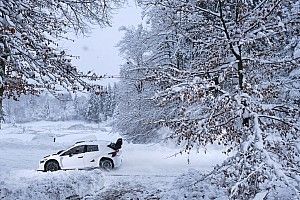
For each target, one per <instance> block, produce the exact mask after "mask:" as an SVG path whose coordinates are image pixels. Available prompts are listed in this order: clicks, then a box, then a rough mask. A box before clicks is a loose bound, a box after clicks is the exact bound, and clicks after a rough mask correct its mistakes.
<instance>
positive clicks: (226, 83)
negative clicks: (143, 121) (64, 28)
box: [124, 0, 300, 199]
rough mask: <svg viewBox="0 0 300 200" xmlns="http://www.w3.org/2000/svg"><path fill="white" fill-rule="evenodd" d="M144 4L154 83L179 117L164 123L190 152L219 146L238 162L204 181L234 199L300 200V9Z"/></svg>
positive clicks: (269, 4)
mask: <svg viewBox="0 0 300 200" xmlns="http://www.w3.org/2000/svg"><path fill="white" fill-rule="evenodd" d="M140 3H141V5H142V6H145V8H146V9H145V14H146V16H148V19H149V24H150V30H149V32H150V33H151V35H150V36H149V37H151V38H152V40H156V41H157V42H158V44H159V45H157V46H156V47H155V48H153V45H150V49H151V51H150V52H149V54H148V57H150V58H152V59H148V60H151V63H150V64H149V63H148V64H147V65H144V66H143V67H146V68H148V69H151V70H148V71H147V70H146V72H147V75H145V77H146V78H147V77H148V78H149V79H152V80H153V81H155V83H156V84H157V85H159V86H160V87H159V88H160V92H158V93H157V94H156V97H157V100H158V101H159V104H160V105H172V104H173V108H174V109H175V110H176V111H175V113H177V114H175V115H173V116H170V117H171V118H167V119H161V120H159V121H158V122H159V123H160V124H161V125H163V126H168V127H170V128H172V129H173V131H174V134H173V135H171V137H173V138H175V139H177V141H178V143H181V144H182V145H183V146H184V147H185V148H184V149H183V151H186V152H189V151H191V149H193V148H195V147H196V148H198V147H200V146H206V145H207V144H209V143H219V144H220V145H225V146H226V147H227V153H229V152H232V156H231V157H230V158H228V159H227V160H226V161H225V162H224V163H223V164H222V165H220V166H216V167H215V169H214V170H213V171H212V172H211V173H210V174H208V175H207V176H204V177H205V178H209V179H210V180H217V181H214V183H215V184H218V186H219V187H220V188H225V189H226V191H227V192H228V197H230V198H234V199H250V198H254V197H258V196H259V195H262V196H263V197H266V198H268V197H269V198H272V197H274V195H275V196H276V189H278V188H279V187H285V188H288V189H289V191H290V194H291V196H294V197H295V198H300V197H299V196H300V194H299V190H300V177H299V174H300V171H299V169H300V158H299V155H300V148H299V134H300V132H299V123H298V121H299V113H300V112H299V101H298V99H299V97H300V93H299V89H300V88H299V83H300V80H299V68H300V56H299V44H300V38H299V33H300V15H299V13H300V3H299V1H297V0H289V1H277V0H271V1H265V0H256V1H253V0H245V1H233V0H225V1H224V0H216V1H210V0H201V1H198V0H197V1H196V0H191V1H169V0H143V1H140ZM125 37H126V36H125ZM162 47H164V48H162ZM145 49H147V48H146V47H145ZM166 49H167V50H168V51H169V53H167V54H165V53H163V52H168V51H163V50H166ZM127 51H129V52H130V53H134V52H133V51H132V49H130V47H128V48H127ZM135 52H137V51H135ZM138 68H139V67H135V69H138ZM135 69H131V71H134V70H135ZM124 89H125V88H124ZM178 102H181V103H179V104H177V103H178ZM176 104H177V106H175V105H176ZM199 182H201V180H199Z"/></svg>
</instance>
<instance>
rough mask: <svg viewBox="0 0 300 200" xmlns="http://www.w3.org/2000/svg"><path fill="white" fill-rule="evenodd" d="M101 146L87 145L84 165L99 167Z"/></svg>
mask: <svg viewBox="0 0 300 200" xmlns="http://www.w3.org/2000/svg"><path fill="white" fill-rule="evenodd" d="M98 159H99V148H98V145H87V146H86V152H85V154H84V166H85V167H92V168H94V167H98V166H99V163H98Z"/></svg>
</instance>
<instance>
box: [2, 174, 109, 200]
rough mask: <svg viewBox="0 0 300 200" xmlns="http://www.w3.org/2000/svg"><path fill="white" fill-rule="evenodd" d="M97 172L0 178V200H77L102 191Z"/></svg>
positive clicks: (99, 175)
mask: <svg viewBox="0 0 300 200" xmlns="http://www.w3.org/2000/svg"><path fill="white" fill-rule="evenodd" d="M103 185H104V183H103V176H102V174H101V171H100V170H92V171H59V172H51V173H50V172H49V173H42V172H35V171H28V170H23V171H18V172H17V173H14V174H12V173H11V174H6V175H1V176H0V199H4V200H9V199H20V200H23V199H24V200H25V199H31V200H40V199H44V200H47V199H74V198H75V199H77V198H80V197H84V196H89V195H93V194H94V193H95V192H96V191H99V190H101V189H102V188H103Z"/></svg>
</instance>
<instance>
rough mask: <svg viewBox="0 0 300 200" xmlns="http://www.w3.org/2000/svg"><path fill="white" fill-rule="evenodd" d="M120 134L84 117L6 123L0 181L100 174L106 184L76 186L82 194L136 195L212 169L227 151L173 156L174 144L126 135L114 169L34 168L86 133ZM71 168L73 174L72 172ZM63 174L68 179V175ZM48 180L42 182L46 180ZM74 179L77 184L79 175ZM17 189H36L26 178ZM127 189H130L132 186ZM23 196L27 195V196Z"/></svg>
mask: <svg viewBox="0 0 300 200" xmlns="http://www.w3.org/2000/svg"><path fill="white" fill-rule="evenodd" d="M119 137H120V135H119V134H117V133H112V132H111V128H110V127H109V126H108V125H107V124H100V125H98V124H88V123H85V122H80V121H71V122H46V121H42V122H32V123H25V124H15V125H12V124H4V125H3V128H2V130H0V152H1V153H0V172H1V174H0V183H1V184H2V187H6V190H11V191H13V190H16V189H14V188H13V187H12V185H14V184H15V185H19V186H20V181H22V180H24V183H25V185H26V183H27V185H30V187H33V188H35V187H34V186H32V183H33V182H34V181H36V182H38V183H39V182H43V181H44V182H45V181H46V182H49V181H50V182H51V183H53V182H56V181H58V180H61V179H58V178H57V177H68V176H74V177H77V176H78V177H77V178H78V180H80V179H82V176H84V174H85V175H86V177H90V176H101V179H100V178H99V179H97V181H98V182H99V181H100V182H101V184H96V185H98V186H99V187H97V188H96V189H95V187H93V188H92V189H90V190H88V191H86V193H83V192H80V191H81V190H80V191H77V193H78V192H79V193H81V195H83V194H84V195H88V196H89V197H86V199H100V198H101V199H122V198H123V199H126V198H133V199H134V198H135V197H134V196H138V195H141V193H143V195H146V196H147V195H150V196H151V195H153V194H155V193H160V192H161V190H163V189H164V188H168V187H170V184H172V183H173V182H174V180H175V179H176V177H177V176H179V175H180V174H182V173H186V172H187V171H188V170H193V169H197V170H200V171H203V172H205V171H208V170H210V169H212V167H213V166H214V165H216V164H218V163H220V162H222V160H223V159H225V158H226V156H225V155H224V154H222V150H221V149H220V148H217V147H210V148H209V149H208V150H207V151H206V153H204V150H203V151H200V152H199V153H198V154H196V153H192V154H190V155H189V156H187V155H177V156H173V155H174V154H176V153H177V152H178V151H179V149H178V148H175V147H172V146H170V145H166V144H147V145H144V144H131V143H127V142H126V141H125V142H124V144H123V150H122V151H123V165H122V166H121V167H120V168H118V169H115V170H113V171H111V172H99V170H94V172H90V171H86V172H85V171H80V172H79V171H76V170H75V171H73V172H58V174H59V175H56V174H57V172H56V173H43V172H36V171H35V170H36V168H37V166H38V162H39V160H40V159H41V158H43V157H44V156H46V155H48V154H51V153H55V152H57V151H58V150H60V149H65V148H67V147H69V146H70V145H72V144H74V143H75V142H76V141H79V140H86V139H99V140H109V141H116V139H117V138H119ZM188 160H189V162H188ZM70 173H72V174H71V175H70ZM45 174H46V175H45ZM99 174H100V175H99ZM51 177H53V179H51ZM55 177H56V178H55ZM79 177H80V178H79ZM75 179H76V178H75ZM62 180H65V181H68V180H69V178H64V179H62ZM76 180H77V179H76ZM93 180H94V179H93ZM89 181H90V180H88V181H87V182H82V184H81V186H80V187H83V188H84V187H85V186H84V184H87V185H88V182H89ZM44 182H43V184H45V183H44ZM58 182H59V181H58ZM73 182H74V184H75V183H76V184H78V182H76V181H74V180H73ZM1 184H0V186H1ZM79 185H80V184H79ZM70 187H71V186H70ZM70 187H69V188H70ZM76 187H78V186H76ZM20 188H21V189H20ZM24 188H25V189H24ZM71 188H72V187H71ZM120 188H122V190H121V189H120ZM126 188H127V189H126ZM133 188H135V189H136V190H133ZM38 189H41V188H39V187H38V188H37V189H36V188H35V190H38ZM17 190H20V191H23V193H26V191H27V192H29V191H31V190H28V188H26V187H24V184H23V186H22V187H21V186H20V187H17ZM126 190H131V192H128V191H126ZM148 190H151V191H152V192H149V191H148ZM24 191H25V192H24ZM70 191H71V192H72V191H73V190H70ZM116 191H118V192H116ZM121 191H123V192H121ZM147 191H148V192H149V194H148V193H147ZM111 193H114V195H119V196H113V197H112V196H110V195H111ZM128 193H130V194H131V196H130V197H129V196H126V195H128ZM150 193H151V194H150ZM1 195H2V197H4V196H3V195H4V191H3V190H0V197H1ZM27 197H28V196H26V198H27ZM144 197H145V196H144ZM23 198H24V199H26V198H25V196H23ZM44 198H46V197H44ZM4 199H5V198H4ZM21 199H22V198H21Z"/></svg>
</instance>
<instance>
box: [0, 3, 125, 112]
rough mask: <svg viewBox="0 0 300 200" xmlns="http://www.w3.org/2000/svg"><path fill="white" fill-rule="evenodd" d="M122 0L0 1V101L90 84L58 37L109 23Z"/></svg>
mask: <svg viewBox="0 0 300 200" xmlns="http://www.w3.org/2000/svg"><path fill="white" fill-rule="evenodd" d="M122 2H123V0H109V1H106V0H94V1H84V0H26V1H24V0H1V1H0V27H1V28H0V97H1V99H2V98H3V96H6V97H12V98H17V97H18V96H19V95H20V94H28V93H31V94H36V93H38V92H39V90H40V89H42V88H43V89H48V90H51V91H56V90H59V89H62V88H67V89H69V90H81V89H86V88H88V87H89V85H88V84H86V82H84V81H83V80H82V79H81V78H82V73H80V72H79V71H78V70H77V68H76V67H75V66H73V65H72V64H71V56H69V55H67V54H66V52H65V51H63V50H61V49H59V48H58V47H57V39H60V38H64V37H65V36H64V34H65V33H67V32H68V31H71V30H75V31H77V32H82V33H86V32H87V31H88V30H89V25H91V24H98V25H100V26H105V25H108V24H109V21H110V15H111V12H112V10H113V9H114V8H116V7H118V6H120V5H121V3H122ZM58 85H61V86H62V88H60V87H57V86H58ZM0 103H1V105H0V106H2V101H0ZM1 113H2V112H1ZM1 116H2V114H1Z"/></svg>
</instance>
